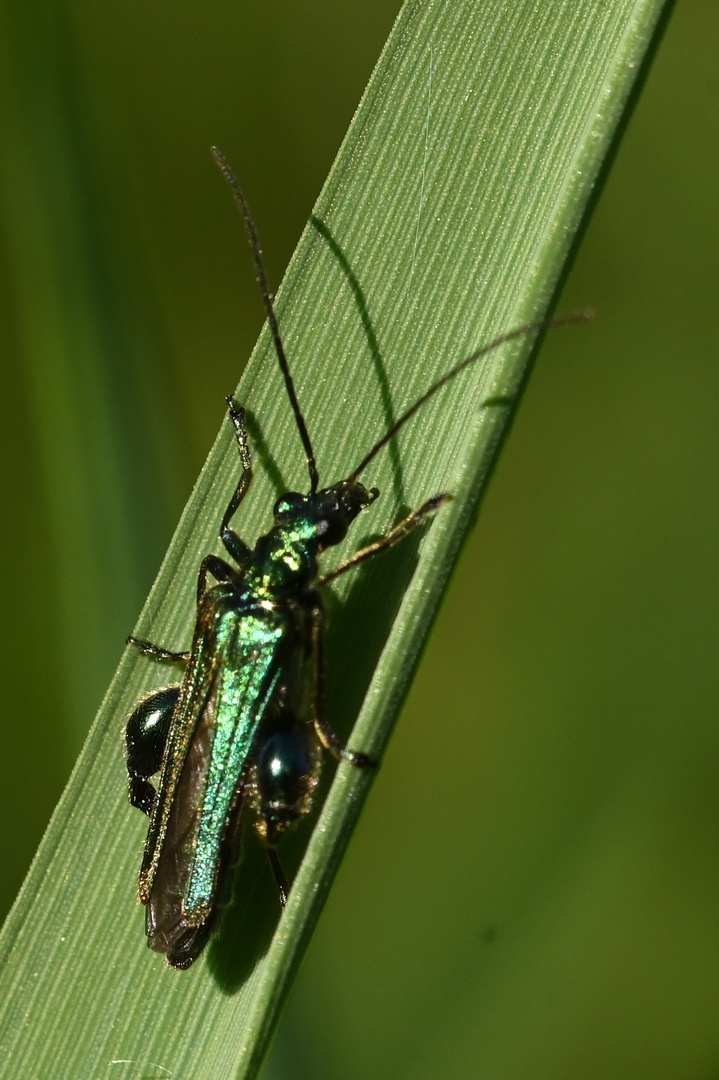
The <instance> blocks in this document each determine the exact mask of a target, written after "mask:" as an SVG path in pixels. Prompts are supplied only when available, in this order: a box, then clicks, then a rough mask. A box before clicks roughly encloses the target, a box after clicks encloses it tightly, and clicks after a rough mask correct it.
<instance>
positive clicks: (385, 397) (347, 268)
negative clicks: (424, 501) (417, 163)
mask: <svg viewBox="0 0 719 1080" xmlns="http://www.w3.org/2000/svg"><path fill="white" fill-rule="evenodd" d="M310 224H311V225H312V227H313V228H314V229H315V231H316V232H317V233H319V235H320V236H321V237H322V239H323V240H324V241H325V243H326V244H327V247H328V248H329V250H330V252H331V254H332V255H333V256H334V257H335V259H336V261H337V264H338V265H339V268H340V270H341V271H342V273H343V274H344V276H345V278H346V280H347V284H348V285H349V287H350V290H351V292H352V296H353V299H354V302H355V306H356V307H357V312H358V314H359V317H360V322H361V324H362V329H363V330H364V333H365V337H366V339H367V346H368V348H369V352H370V356H371V357H372V363H373V366H374V369H375V374H376V378H377V383H378V384H379V391H380V402H381V408H382V416H383V419H384V425H383V430H382V433H381V434H384V432H385V431H389V430H390V428H391V427H393V426H394V424H395V422H396V420H397V415H396V413H395V409H394V404H393V401H392V391H391V388H390V385H389V379H388V378H387V369H386V365H385V362H384V359H383V357H382V351H381V349H380V346H379V339H378V337H377V332H376V330H375V328H374V323H373V322H372V317H371V315H370V313H369V307H368V305H367V299H366V297H365V294H364V290H363V289H362V286H361V285H360V281H359V278H358V277H357V274H356V273H355V271H354V270H353V268H352V264H351V263H350V261H349V258H348V257H347V255H346V253H345V251H344V249H343V248H342V247H341V245H340V243H339V241H338V240H337V239H336V238H335V237H334V236H333V234H332V231H331V230H330V227H329V225H327V223H326V222H324V221H323V220H322V218H320V217H318V216H317V215H316V214H311V215H310ZM388 452H389V459H390V464H391V467H392V478H393V479H392V484H393V491H394V498H395V502H397V503H398V504H399V503H403V502H404V501H405V495H404V479H403V477H404V472H403V468H402V462H401V459H400V454H399V448H398V446H397V440H396V439H393V440H392V441H391V442H390V444H389V447H388Z"/></svg>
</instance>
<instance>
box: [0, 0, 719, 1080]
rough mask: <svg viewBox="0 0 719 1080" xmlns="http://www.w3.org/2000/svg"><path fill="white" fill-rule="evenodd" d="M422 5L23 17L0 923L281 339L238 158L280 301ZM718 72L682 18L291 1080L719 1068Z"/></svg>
mask: <svg viewBox="0 0 719 1080" xmlns="http://www.w3.org/2000/svg"><path fill="white" fill-rule="evenodd" d="M398 7H399V5H398V3H395V2H392V3H389V2H387V0H375V2H374V3H372V2H368V3H366V4H364V5H363V6H362V8H361V9H358V8H352V9H350V6H349V5H347V6H345V5H337V4H330V3H327V2H320V0H313V2H311V3H305V4H303V5H302V6H301V7H300V6H299V5H272V6H270V5H263V6H261V7H259V6H258V7H254V6H253V7H252V8H250V7H249V6H247V5H237V4H235V5H230V4H228V3H223V2H220V0H209V2H207V3H205V4H204V5H203V6H202V7H201V8H200V7H199V5H190V4H187V3H180V4H175V5H173V6H172V7H171V8H170V7H169V6H168V5H162V6H161V5H153V4H143V5H140V4H139V3H127V2H126V3H125V4H123V5H119V4H114V3H113V2H112V0H110V2H106V3H104V4H103V5H101V6H100V5H91V4H89V3H87V0H82V2H80V0H77V2H75V3H72V4H70V3H68V4H66V5H62V4H60V3H58V2H57V0H48V2H46V3H39V4H37V5H32V6H30V5H27V4H21V3H19V2H17V0H4V2H3V5H2V9H0V100H1V104H0V115H1V117H2V124H3V131H4V135H3V144H4V145H3V148H2V175H1V177H0V183H1V184H2V188H1V189H0V197H1V198H2V204H1V206H0V214H1V221H0V227H1V232H0V240H1V241H2V257H1V258H0V275H1V279H2V280H1V282H0V286H1V287H0V296H1V297H2V299H1V300H0V304H1V306H0V319H1V320H2V330H1V335H2V341H1V344H0V349H1V355H2V364H3V388H4V396H3V423H2V424H1V425H0V440H1V442H0V460H1V462H2V470H3V471H2V496H3V509H4V511H5V515H4V527H3V530H2V541H3V544H4V545H5V547H4V550H3V555H2V558H3V567H4V587H3V590H2V598H3V619H2V629H1V630H0V633H2V646H1V647H0V663H1V664H2V694H3V697H2V700H3V704H4V708H3V719H2V736H3V744H2V746H3V753H2V766H3V780H2V784H0V799H1V800H2V803H1V808H2V809H1V813H2V821H3V825H4V827H3V830H2V837H1V838H0V843H1V844H2V853H1V856H0V858H1V860H2V866H3V873H2V875H1V876H0V888H1V889H2V897H1V900H2V905H3V911H5V910H7V907H8V906H9V905H10V903H11V902H12V899H13V897H14V895H15V893H16V891H17V888H18V887H19V885H20V883H21V881H22V878H23V876H24V873H25V871H26V869H27V866H28V863H29V860H30V858H31V855H32V851H33V850H34V847H35V846H36V844H37V842H38V840H39V838H40V836H41V834H42V830H43V827H44V825H45V823H46V822H47V819H48V817H49V815H50V813H51V811H52V808H53V806H54V803H55V801H56V799H57V797H58V795H59V794H60V791H61V790H62V787H63V785H64V783H65V780H66V778H67V775H68V773H69V770H70V769H71V767H72V763H73V761H74V758H75V756H76V754H77V751H78V750H79V747H80V745H81V742H82V738H83V736H84V733H85V732H86V731H87V728H88V727H89V724H90V722H91V720H92V717H93V714H94V711H95V709H96V708H97V706H98V704H99V702H100V699H101V697H102V693H103V691H104V688H105V687H106V685H107V682H108V680H109V677H110V675H111V673H112V671H113V670H114V667H115V664H116V662H117V660H118V658H119V655H120V651H121V648H122V643H123V640H124V637H125V635H126V633H127V632H128V631H129V630H130V629H131V628H132V626H133V624H134V621H135V618H136V615H137V612H138V611H139V608H140V605H141V603H142V600H143V598H144V595H145V594H146V591H147V589H148V587H149V585H150V583H151V581H152V579H153V576H154V573H155V571H156V569H157V567H158V565H159V561H160V558H161V556H162V553H163V550H164V547H165V545H166V543H167V541H168V540H169V537H170V534H171V532H172V529H173V527H174V524H175V522H176V519H177V517H178V515H179V512H180V510H181V508H182V505H183V504H184V501H185V499H186V497H187V495H188V493H189V490H190V487H191V485H192V483H193V480H194V478H195V476H196V475H197V473H198V471H199V468H200V465H201V463H202V461H203V459H204V456H205V454H206V452H207V450H208V449H209V446H210V444H211V441H212V439H213V438H214V435H215V432H216V430H217V428H218V426H219V423H220V420H221V417H222V413H223V396H224V395H225V394H226V393H228V392H229V391H230V390H232V389H233V388H234V387H235V385H236V383H237V380H238V377H239V374H240V371H241V368H242V364H243V363H244V359H245V358H246V357H247V355H248V354H249V350H250V348H251V345H252V344H253V342H254V339H255V337H256V335H257V332H258V330H259V327H260V324H261V318H262V316H261V308H260V303H259V299H258V296H257V291H256V287H255V285H254V281H253V277H252V272H251V267H250V263H249V258H248V256H247V254H246V251H245V249H244V246H243V240H242V235H241V232H240V229H239V225H238V222H237V220H236V217H235V211H234V210H233V208H232V205H231V202H230V200H229V197H228V194H227V192H226V190H225V189H224V187H223V184H222V181H221V178H220V177H219V175H218V174H217V171H216V169H215V167H214V165H213V164H212V162H211V160H210V157H209V154H208V151H207V147H208V146H209V144H210V143H217V144H219V145H220V146H221V147H222V148H223V149H224V150H225V151H226V153H227V154H228V156H229V157H230V159H231V160H232V161H233V163H234V164H235V166H236V168H237V171H238V172H239V174H240V175H241V177H242V181H243V184H244V186H245V188H246V190H247V193H248V196H249V197H250V200H251V202H252V206H253V209H254V213H255V215H256V218H257V220H258V225H259V227H260V230H261V235H262V238H263V245H264V249H265V255H266V258H267V262H268V266H269V272H270V277H271V279H272V281H274V282H275V283H277V282H279V279H280V277H281V274H282V270H283V267H284V266H285V264H286V262H287V260H288V258H289V255H290V253H291V251H292V248H293V246H294V244H295V242H296V240H297V238H298V236H299V233H300V231H301V229H302V227H303V225H304V223H305V221H306V219H307V217H308V215H309V213H310V211H311V208H312V204H313V201H314V199H315V197H316V195H317V193H318V191H319V188H320V186H321V184H322V181H323V179H324V177H325V175H326V173H327V170H328V168H329V165H330V164H331V161H332V159H333V157H334V154H335V152H336V149H337V147H338V145H339V142H340V140H341V138H342V135H343V133H344V131H345V129H346V126H347V124H348V122H349V120H350V118H351V115H352V113H353V110H354V108H355V106H356V104H357V102H358V100H359V97H360V95H361V92H362V90H363V88H364V85H365V82H366V80H367V78H368V76H369V73H370V71H371V69H372V66H373V64H374V61H375V60H376V57H377V55H378V53H379V50H380V48H381V46H382V44H383V42H384V40H385V38H386V35H387V33H388V31H389V28H390V26H391V24H392V21H393V19H394V16H395V14H396V12H397V10H398ZM718 55H719V9H718V8H717V6H716V4H715V3H713V2H711V0H695V2H694V3H691V4H685V5H681V4H680V5H679V6H678V8H677V10H676V11H675V13H674V16H673V19H672V21H671V22H670V24H669V27H668V30H667V32H666V36H665V39H664V42H663V44H662V46H661V48H660V50H659V53H658V56H657V58H656V62H655V64H654V67H653V69H652V70H651V72H650V75H649V78H648V81H647V84H646V87H645V92H644V94H643V96H642V98H641V100H640V102H639V105H638V107H637V109H636V111H635V113H634V115H633V117H632V118H631V121H630V123H629V126H628V129H627V132H626V135H625V138H624V141H623V143H622V145H621V148H620V152H619V154H618V156H617V159H616V162H615V165H614V168H613V170H612V172H611V175H610V177H609V180H608V182H607V184H606V187H605V189H604V192H603V194H602V197H601V199H600V201H599V203H598V206H597V208H596V211H595V213H594V217H593V220H592V223H591V226H590V228H589V230H588V232H587V234H586V236H585V239H584V243H583V245H582V248H581V252H580V254H579V257H578V259H577V261H576V264H575V266H574V269H573V271H572V274H571V276H570V279H569V280H568V282H567V285H566V289H565V293H564V296H563V298H562V300H561V303H560V309H563V310H564V309H570V308H574V307H578V306H584V305H588V304H590V305H591V306H593V307H595V308H596V309H597V310H598V311H599V313H600V319H599V321H598V322H597V323H595V324H593V325H592V326H590V327H588V328H586V330H585V331H584V332H583V333H582V334H581V335H578V334H572V335H571V343H570V342H569V339H568V338H567V339H564V338H563V335H561V334H557V335H555V336H550V338H549V339H548V340H547V343H546V345H545V348H544V350H543V353H542V355H541V357H540V359H539V361H538V364H537V368H536V370H535V373H534V375H533V377H532V380H531V382H530V385H529V388H528V392H527V394H526V397H525V400H524V402H523V404H522V407H521V408H520V410H519V414H518V418H517V421H516V423H515V426H514V430H513V432H512V435H511V438H510V439H509V441H508V444H507V446H506V449H505V451H504V454H503V457H502V459H501V462H500V465H499V467H498V469H497V471H496V474H495V477H494V480H493V483H492V486H491V489H490V492H489V495H488V497H487V499H486V501H485V503H484V507H483V510H482V514H481V517H480V524H479V527H478V528H477V530H476V533H475V535H474V537H473V538H472V540H471V541H470V543H469V544H468V546H467V549H466V551H465V553H464V557H463V560H462V564H461V566H460V569H459V571H458V573H457V575H456V577H455V579H454V583H453V586H452V589H451V591H450V594H449V596H448V598H447V600H446V603H445V605H444V608H443V611H442V614H441V617H440V621H439V624H438V626H437V630H436V633H435V634H434V636H433V638H432V641H431V643H430V646H429V648H428V650H427V654H426V657H425V661H424V664H423V666H422V668H421V670H420V673H419V677H418V679H417V682H416V684H415V689H414V691H413V692H412V694H411V696H410V699H409V701H408V704H407V707H406V709H405V711H404V714H403V717H402V719H401V722H400V725H399V727H398V729H397V732H396V735H395V736H394V738H393V741H392V744H391V747H390V750H389V752H388V754H387V756H386V759H385V761H384V763H383V767H382V770H381V772H380V774H379V776H378V779H377V781H376V784H375V786H374V790H373V793H372V797H371V799H370V801H369V804H368V807H367V809H366V811H365V813H364V816H363V818H362V821H361V824H360V828H359V830H358V833H357V835H356V837H355V840H354V842H353V844H352V846H351V849H350V852H349V856H348V858H347V860H346V862H345V864H344V866H343V868H342V870H341V872H340V875H339V878H338V881H337V884H336V887H335V889H334V890H333V894H332V897H331V899H330V902H329V903H328V906H327V909H326V911H325V913H324V916H323V918H322V921H321V923H320V928H319V932H318V934H317V936H316V938H315V941H314V943H313V945H312V947H311V950H310V954H309V957H308V960H307V962H306V964H305V966H304V968H303V971H302V973H301V976H300V979H299V982H298V985H297V987H296V990H295V993H294V995H293V998H292V1001H291V1004H290V1007H289V1009H288V1011H287V1013H286V1016H285V1019H284V1022H283V1025H282V1028H281V1031H280V1034H279V1037H278V1039H277V1042H276V1044H275V1047H274V1049H273V1051H272V1054H271V1056H270V1060H269V1061H268V1064H267V1066H266V1068H265V1080H270V1078H280V1077H285V1076H287V1077H290V1076H291V1077H293V1078H294V1080H304V1078H305V1077H307V1078H310V1077H312V1078H313V1080H318V1078H319V1080H322V1078H325V1077H327V1078H330V1077H335V1076H342V1077H344V1078H346V1080H353V1078H358V1080H359V1078H365V1077H370V1076H371V1077H380V1078H381V1077H390V1076H391V1077H404V1076H406V1077H409V1076H412V1077H413V1078H421V1077H425V1076H426V1077H428V1078H429V1077H436V1076H438V1075H441V1076H443V1077H455V1076H456V1077H460V1076H465V1075H470V1076H475V1075H476V1076H481V1077H483V1078H484V1077H487V1078H491V1080H524V1078H527V1080H529V1078H532V1080H541V1078H545V1077H546V1078H552V1080H554V1078H560V1077H562V1078H563V1077H572V1078H578V1080H585V1078H586V1080H594V1078H597V1080H598V1078H599V1077H602V1078H605V1077H612V1078H624V1077H626V1078H627V1080H630V1078H631V1080H638V1078H642V1077H647V1078H649V1077H651V1078H653V1080H657V1078H658V1080H662V1078H664V1077H667V1078H677V1080H685V1078H694V1077H696V1078H697V1080H714V1078H719V1034H717V1015H718V1013H719V783H718V781H719V730H718V729H719V725H717V722H716V712H717V703H718V702H719V693H718V692H717V691H718V690H719V687H718V686H717V682H718V681H719V679H718V673H719V665H718V664H717V644H718V634H717V619H716V614H717V574H716V570H715V562H716V553H717V551H718V550H719V543H718V541H719V535H718V534H719V514H718V513H717V497H716V492H717V488H718V487H719V483H718V481H719V424H718V423H717V416H718V415H719V375H718V372H717V365H716V362H715V359H714V357H715V352H716V345H715V336H716V330H715V322H716V310H717V282H718V278H719V275H718V274H717V251H718V244H717V240H718V239H719V237H718V232H719V228H718V226H719V210H718V208H717V197H716V192H717V185H718V181H719V167H718V166H719V160H718V156H719V155H718V150H717V147H718V141H717V134H718V130H717V129H718V128H719V67H717V56H718ZM577 340H580V341H581V352H578V351H577V344H576V343H577ZM70 658H72V665H71V664H70V663H69V660H70ZM119 761H120V732H119V731H118V762H119ZM118 767H121V766H120V765H118ZM182 1080H185V1078H182Z"/></svg>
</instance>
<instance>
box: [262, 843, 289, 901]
mask: <svg viewBox="0 0 719 1080" xmlns="http://www.w3.org/2000/svg"><path fill="white" fill-rule="evenodd" d="M265 851H266V852H267V858H268V859H269V862H270V868H271V870H272V876H273V878H274V879H275V884H276V886H277V891H278V892H279V894H280V906H281V907H283V908H286V907H287V896H288V894H289V891H290V887H289V885H288V884H287V875H286V874H285V872H284V870H283V869H282V863H281V862H280V860H279V858H278V857H277V852H276V851H275V849H274V848H273V847H265Z"/></svg>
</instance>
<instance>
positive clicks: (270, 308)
mask: <svg viewBox="0 0 719 1080" xmlns="http://www.w3.org/2000/svg"><path fill="white" fill-rule="evenodd" d="M210 151H211V153H212V156H213V158H214V159H215V161H216V162H217V164H218V165H219V167H220V169H221V170H222V173H223V175H224V177H225V179H226V180H227V183H228V184H229V185H230V187H231V189H232V194H233V195H234V198H235V202H236V203H237V206H238V208H239V211H240V213H241V214H242V220H243V221H244V223H245V229H246V230H247V239H248V240H249V243H250V251H251V252H252V261H253V262H254V264H255V277H256V278H257V284H258V285H259V286H260V292H261V293H262V302H263V303H264V305H265V311H266V312H267V321H268V322H269V324H270V330H271V331H272V340H273V341H274V343H275V352H276V353H277V359H278V360H279V362H280V370H281V371H282V374H283V376H284V379H285V386H286V387H287V396H288V397H289V399H290V405H291V406H292V412H293V413H294V414H295V421H296V423H297V428H298V431H299V433H300V438H301V439H302V445H303V447H304V449H305V455H306V457H307V468H308V469H309V473H310V491H311V493H312V494H313V495H314V493H315V492H316V491H317V488H318V485H319V482H320V478H319V473H318V472H317V463H316V461H315V452H314V450H313V449H312V442H311V441H310V435H309V432H308V430H307V424H306V423H305V418H304V416H303V415H302V410H301V409H300V403H299V401H298V400H297V393H296V392H295V384H294V382H293V380H292V374H291V372H290V365H289V363H288V362H287V356H286V355H285V348H284V345H283V344H282V337H281V336H280V327H279V324H278V322H277V316H276V315H275V308H274V304H273V303H272V296H271V294H270V290H269V286H268V284H267V274H266V273H265V264H264V263H263V261H262V248H261V247H260V241H259V237H258V235H257V229H256V228H255V223H254V221H253V220H252V214H251V213H250V207H249V204H248V202H247V199H246V198H245V196H244V192H243V191H242V188H241V187H240V185H239V184H238V183H237V177H236V176H235V174H234V173H233V171H232V169H231V168H230V166H229V163H228V161H227V158H226V157H225V155H224V154H223V153H222V151H221V150H218V149H217V147H216V146H211V147H210Z"/></svg>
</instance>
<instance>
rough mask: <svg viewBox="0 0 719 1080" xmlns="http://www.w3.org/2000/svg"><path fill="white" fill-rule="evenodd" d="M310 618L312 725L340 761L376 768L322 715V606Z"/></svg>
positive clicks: (323, 674)
mask: <svg viewBox="0 0 719 1080" xmlns="http://www.w3.org/2000/svg"><path fill="white" fill-rule="evenodd" d="M309 617H310V635H311V641H312V667H313V672H312V704H311V708H312V723H313V724H314V728H315V731H316V732H317V738H318V739H319V740H320V742H321V743H322V745H323V746H324V748H325V749H326V750H329V752H330V753H331V754H332V755H333V756H334V757H336V758H337V759H338V760H340V761H341V760H345V761H351V762H352V764H353V765H357V766H358V767H360V768H367V767H368V766H374V765H376V764H377V762H376V761H373V759H372V758H371V757H370V756H369V754H364V753H362V751H361V750H350V749H349V748H348V747H346V746H344V745H343V743H342V740H341V739H339V738H338V737H337V735H336V734H335V732H334V731H333V730H332V728H331V727H330V725H329V724H328V723H327V721H326V720H325V718H324V716H323V715H322V706H323V702H324V688H325V666H324V647H323V637H322V631H323V625H324V609H323V608H322V606H321V605H320V604H317V605H316V606H315V607H314V608H312V610H311V611H310V614H309Z"/></svg>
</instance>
